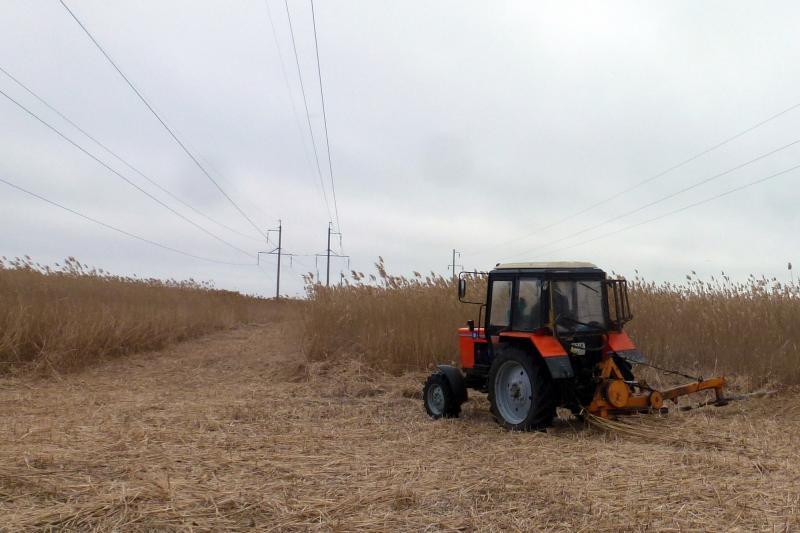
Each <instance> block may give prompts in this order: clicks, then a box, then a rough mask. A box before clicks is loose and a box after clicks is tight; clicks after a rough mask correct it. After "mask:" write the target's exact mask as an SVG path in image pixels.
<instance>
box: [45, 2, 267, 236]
mask: <svg viewBox="0 0 800 533" xmlns="http://www.w3.org/2000/svg"><path fill="white" fill-rule="evenodd" d="M59 2H60V3H61V5H62V6H64V9H66V10H67V12H68V13H69V14H70V15H71V16H72V18H73V19H75V22H77V23H78V25H79V26H80V27H81V29H82V30H83V31H84V33H86V35H87V36H88V37H89V39H90V40H91V41H92V42H93V43H94V45H95V46H96V47H97V49H98V50H99V51H100V52H101V53H102V54H103V56H105V58H106V59H107V60H108V62H109V63H111V66H113V67H114V70H116V71H117V73H118V74H119V75H120V76H122V79H124V80H125V82H126V83H127V84H128V87H130V88H131V90H133V92H134V93H136V96H138V97H139V100H141V101H142V103H143V104H144V105H145V106H146V107H147V109H149V110H150V112H151V113H152V114H153V116H154V117H156V119H158V121H159V122H160V123H161V125H162V126H163V127H164V129H165V130H167V132H168V133H169V134H170V135H171V136H172V138H173V139H174V140H175V142H176V143H178V145H179V146H180V147H181V148H182V149H183V151H184V152H186V155H188V156H189V158H190V159H191V160H192V161H193V162H194V164H195V165H197V168H199V169H200V170H201V171H202V172H203V174H205V175H206V177H207V178H208V179H209V180H210V181H211V183H213V184H214V186H215V187H216V188H217V189H218V190H219V192H220V193H222V195H223V196H224V197H225V198H226V199H227V200H228V202H230V203H231V205H233V207H235V208H236V210H237V211H239V214H241V215H242V216H243V217H244V218H245V219H246V220H247V221H248V222H249V223H250V225H251V226H253V228H255V230H256V231H257V232H258V233H260V234H261V236H262V237H264V238H266V237H267V235H266V233H264V231H262V230H261V228H259V227H258V225H257V224H256V223H255V222H253V220H252V219H251V218H250V217H249V216H247V213H245V212H244V211H243V210H242V208H241V207H239V205H238V204H237V203H236V202H234V201H233V198H231V197H230V196H229V195H228V193H227V192H225V189H223V188H222V186H221V185H220V184H219V183H218V182H217V180H215V179H214V178H213V177H212V176H211V174H210V173H209V172H208V171H207V170H206V169H205V167H204V166H203V165H202V164H200V161H198V160H197V158H196V157H195V156H194V154H192V152H190V151H189V149H188V148H187V147H186V145H185V144H184V143H183V141H181V140H180V139H179V138H178V136H177V135H176V134H175V132H174V131H173V130H172V128H170V127H169V126H168V125H167V123H166V122H165V121H164V119H162V118H161V115H159V114H158V113H156V111H155V109H153V107H152V106H151V105H150V103H149V102H148V101H147V99H145V97H144V96H143V95H142V93H140V92H139V90H138V89H137V88H136V86H135V85H134V84H133V83H132V82H131V80H130V79H129V78H128V77H127V76H126V75H125V74H124V73H123V72H122V70H120V68H119V67H118V66H117V64H116V63H115V62H114V60H113V59H111V56H110V55H108V53H107V52H106V51H105V49H104V48H103V47H102V46H101V45H100V43H99V42H97V40H96V39H95V38H94V37H93V36H92V34H91V33H90V32H89V30H88V29H87V28H86V26H84V25H83V23H82V22H81V21H80V19H78V17H77V16H76V15H75V13H73V12H72V10H71V9H70V8H69V6H67V4H66V3H65V2H64V0H59Z"/></svg>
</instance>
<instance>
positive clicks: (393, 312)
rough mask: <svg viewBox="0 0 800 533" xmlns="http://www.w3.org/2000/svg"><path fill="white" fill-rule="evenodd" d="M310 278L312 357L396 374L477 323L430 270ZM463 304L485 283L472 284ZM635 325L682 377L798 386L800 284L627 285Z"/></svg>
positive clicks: (692, 281) (449, 351) (471, 309)
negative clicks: (335, 281)
mask: <svg viewBox="0 0 800 533" xmlns="http://www.w3.org/2000/svg"><path fill="white" fill-rule="evenodd" d="M314 281H315V280H313V279H312V278H309V279H308V282H309V285H308V294H309V299H310V300H311V302H310V305H309V308H308V310H307V312H306V313H305V315H304V316H305V326H306V328H305V329H306V339H307V340H306V350H307V353H308V355H309V357H310V358H311V359H312V360H325V359H332V358H333V359H336V358H345V359H346V358H357V359H359V360H362V361H364V362H366V363H368V364H369V365H371V366H373V367H375V368H380V369H383V370H387V371H390V372H393V373H402V372H404V371H408V370H413V369H425V368H428V367H430V366H431V365H432V364H434V363H436V362H447V361H453V360H455V359H456V357H457V349H458V348H457V342H456V341H457V337H456V328H458V327H462V326H464V324H465V322H466V320H467V319H470V318H471V319H475V320H476V322H477V318H478V308H477V306H471V305H464V304H461V303H459V302H458V301H457V298H456V290H455V287H454V283H453V281H452V280H451V279H450V278H446V277H443V276H440V275H436V274H433V273H432V274H430V275H427V276H423V275H421V274H419V273H415V274H414V275H413V276H412V277H403V276H395V275H392V274H389V273H388V271H387V268H386V265H385V264H384V262H383V260H379V261H378V263H377V264H376V274H374V275H370V276H365V274H363V273H360V272H353V273H352V274H351V279H349V280H347V281H346V282H345V283H344V284H343V285H341V286H337V287H330V288H326V287H323V286H321V285H320V284H317V283H314ZM469 287H470V290H471V293H472V294H471V296H470V299H473V300H477V301H482V300H483V299H484V291H485V283H484V282H483V280H482V279H472V280H470V283H469ZM630 297H631V304H632V308H633V313H634V320H633V321H632V322H631V323H630V324H629V325H628V327H627V330H628V332H629V333H630V334H631V336H632V337H633V338H634V340H635V342H637V344H638V345H639V347H640V348H641V350H642V351H643V352H644V353H645V355H646V356H647V357H648V358H649V360H650V361H651V362H652V363H655V364H658V365H661V366H669V367H677V368H680V369H683V370H684V371H686V372H695V373H706V374H709V373H712V372H713V373H723V374H737V375H740V376H745V377H747V378H749V379H750V380H751V382H752V383H751V385H752V386H753V387H760V386H763V385H764V384H766V383H775V382H779V383H784V384H797V383H800V351H798V348H799V347H800V286H798V285H797V284H794V283H790V284H782V283H780V282H778V281H777V280H775V279H766V278H763V277H762V278H757V277H755V276H751V277H750V278H748V279H747V280H746V281H744V282H735V281H732V280H731V279H730V278H729V277H728V276H726V275H725V274H724V273H723V274H722V275H721V276H720V277H714V278H711V279H710V280H701V279H698V278H697V277H696V275H694V274H690V275H688V276H687V279H686V282H685V283H682V284H675V283H662V284H656V283H654V282H649V281H647V280H644V279H641V278H639V277H638V276H637V277H635V278H633V279H632V280H630Z"/></svg>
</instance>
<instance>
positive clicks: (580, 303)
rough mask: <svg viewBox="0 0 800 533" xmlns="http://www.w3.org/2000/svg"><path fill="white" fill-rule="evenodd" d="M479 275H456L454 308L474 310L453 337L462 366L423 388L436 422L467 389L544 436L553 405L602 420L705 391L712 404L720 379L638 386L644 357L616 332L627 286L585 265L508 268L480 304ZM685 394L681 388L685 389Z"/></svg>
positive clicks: (499, 271)
mask: <svg viewBox="0 0 800 533" xmlns="http://www.w3.org/2000/svg"><path fill="white" fill-rule="evenodd" d="M477 274H478V273H476V272H473V273H466V272H462V273H461V275H460V276H459V280H458V298H459V301H461V302H463V303H468V304H475V305H477V306H478V313H477V315H478V316H477V327H476V321H474V320H469V321H468V322H467V326H466V327H462V328H460V329H459V330H458V336H459V359H460V368H456V367H454V366H450V365H438V370H437V372H435V373H434V374H432V375H431V376H430V377H429V378H428V380H427V382H426V384H425V388H424V391H423V392H424V398H425V408H426V410H427V411H428V414H430V415H431V416H433V417H434V418H439V417H448V416H457V415H458V413H459V411H460V409H461V404H463V403H464V402H465V401H466V400H467V389H474V390H477V391H480V392H486V393H488V395H489V403H490V405H491V409H492V414H493V415H494V417H495V418H496V419H497V420H498V421H499V422H500V423H501V424H502V425H504V426H506V427H507V428H509V429H525V430H528V429H542V428H545V427H547V426H548V425H549V424H550V422H551V421H552V419H553V417H554V416H555V410H556V407H559V406H560V407H565V408H568V409H570V410H572V411H573V412H574V413H583V412H588V413H590V414H593V415H597V416H601V417H608V416H610V415H613V414H617V413H626V412H628V413H630V412H639V411H647V410H651V409H660V408H661V406H662V401H663V400H664V399H672V398H674V397H676V396H678V395H682V394H688V393H691V392H696V391H698V390H704V389H712V388H713V389H714V390H715V391H716V392H717V395H718V398H721V391H722V387H723V385H724V383H725V382H724V379H723V378H715V379H712V380H699V381H698V382H697V383H693V384H690V385H688V386H684V387H680V388H676V389H671V390H668V391H663V393H661V392H659V391H656V390H654V389H652V388H651V387H649V386H648V385H647V384H646V383H644V382H637V381H636V379H635V377H634V375H633V371H632V363H642V362H643V361H644V358H643V357H642V354H641V353H640V352H639V350H638V349H637V348H636V345H635V344H634V343H633V341H632V340H631V338H630V337H628V335H627V334H626V333H625V332H624V331H623V327H624V325H625V324H626V323H627V322H628V321H630V320H631V318H632V314H631V309H630V303H629V300H628V289H627V283H626V282H625V280H624V279H610V278H608V276H606V273H605V272H604V271H603V270H601V269H599V268H598V267H597V266H595V265H593V264H591V263H584V262H550V263H507V264H498V265H497V266H496V267H495V268H494V269H493V270H492V271H490V272H488V276H487V280H486V299H485V300H484V301H470V300H467V299H466V294H467V283H468V282H469V281H476V275H477ZM687 387H688V388H687Z"/></svg>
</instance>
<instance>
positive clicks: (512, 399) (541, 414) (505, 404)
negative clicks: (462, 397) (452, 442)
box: [489, 347, 557, 431]
mask: <svg viewBox="0 0 800 533" xmlns="http://www.w3.org/2000/svg"><path fill="white" fill-rule="evenodd" d="M556 403H557V401H556V391H555V387H553V382H552V380H551V379H550V376H549V374H548V373H547V369H546V368H544V365H542V364H539V362H538V361H536V360H534V358H533V355H532V354H530V353H527V352H525V351H524V350H520V349H518V348H512V347H509V348H505V349H503V350H502V351H501V352H500V353H499V354H498V355H497V356H496V357H495V359H494V361H493V362H492V367H491V369H490V371H489V404H490V405H491V409H492V415H494V417H495V419H496V420H497V421H498V422H499V423H500V424H501V425H503V426H504V427H506V428H508V429H511V430H515V431H531V430H533V431H537V430H543V429H546V428H547V427H548V426H550V425H551V424H552V422H553V417H555V414H556Z"/></svg>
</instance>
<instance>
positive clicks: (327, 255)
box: [316, 222, 350, 287]
mask: <svg viewBox="0 0 800 533" xmlns="http://www.w3.org/2000/svg"><path fill="white" fill-rule="evenodd" d="M331 235H338V236H339V239H340V241H341V238H342V234H341V233H339V232H338V231H333V224H332V223H331V222H328V247H327V248H326V249H325V253H324V254H316V256H317V257H318V258H319V257H322V256H324V257H325V286H326V287H330V285H331V257H342V258H347V265H348V268H350V256H349V255H341V254H335V253H333V250H331Z"/></svg>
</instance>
